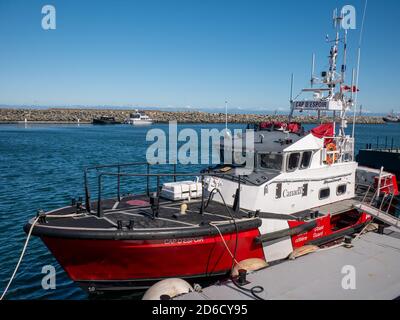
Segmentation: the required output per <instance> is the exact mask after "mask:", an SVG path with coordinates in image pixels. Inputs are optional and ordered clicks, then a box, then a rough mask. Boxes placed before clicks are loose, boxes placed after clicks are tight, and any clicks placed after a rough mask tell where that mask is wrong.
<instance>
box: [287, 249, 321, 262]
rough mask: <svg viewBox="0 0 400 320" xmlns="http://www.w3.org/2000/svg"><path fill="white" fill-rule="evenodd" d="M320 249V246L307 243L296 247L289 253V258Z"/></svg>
mask: <svg viewBox="0 0 400 320" xmlns="http://www.w3.org/2000/svg"><path fill="white" fill-rule="evenodd" d="M318 249H319V247H317V246H313V245H305V246H302V247H300V248H297V249H294V250H293V252H292V253H291V254H290V255H289V260H294V259H296V258H299V257H301V256H305V255H306V254H309V253H312V252H315V251H317V250H318Z"/></svg>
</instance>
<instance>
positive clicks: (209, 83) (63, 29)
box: [0, 0, 400, 112]
mask: <svg viewBox="0 0 400 320" xmlns="http://www.w3.org/2000/svg"><path fill="white" fill-rule="evenodd" d="M45 4H52V5H54V6H55V8H56V19H57V20H56V21H57V28H56V30H48V31H45V30H43V29H42V27H41V19H42V16H43V15H42V13H41V9H42V6H43V5H45ZM345 4H352V5H354V6H355V7H356V9H357V18H358V20H357V30H355V31H350V33H349V37H350V44H349V46H350V51H349V64H350V66H349V68H352V64H354V63H355V60H356V52H357V42H358V37H359V30H360V26H361V16H362V11H363V6H364V0H349V1H341V0H324V1H322V0H302V1H299V0H293V1H285V0H280V1H267V0H263V1H249V0H246V1H233V0H230V1H222V0H180V1H177V0H160V1H153V0H146V1H144V0H142V1H128V0H127V1H122V0H114V1H100V0H99V1H95V0H83V1H77V0H64V1H59V0H46V1H37V0H29V1H22V0H0V104H7V105H21V104H23V105H54V106H70V105H91V106H95V105H114V106H123V105H139V106H151V107H157V106H161V107H168V106H170V107H171V108H172V107H186V106H192V107H195V108H197V107H201V108H215V107H221V106H223V105H224V101H225V99H228V100H229V104H230V106H232V107H242V108H247V109H249V110H250V109H258V108H265V109H266V110H273V109H277V108H285V109H286V108H288V99H289V97H288V96H289V87H290V86H289V84H290V74H291V73H292V72H294V74H295V91H296V92H297V91H299V90H300V88H302V87H304V86H307V84H308V80H309V74H310V64H311V61H310V60H311V54H312V52H316V54H317V62H318V63H317V69H318V70H320V69H321V68H323V67H324V66H325V65H326V64H327V59H326V57H327V55H328V52H329V45H328V44H327V43H325V36H326V34H330V35H332V36H333V34H334V31H333V29H332V24H331V20H330V19H331V16H332V10H333V9H334V8H335V7H339V8H341V7H342V6H343V5H345ZM399 16H400V1H398V0H383V1H382V0H369V1H368V11H367V17H366V24H365V30H364V32H365V33H364V35H365V37H364V40H363V49H362V60H361V73H360V89H361V92H360V96H359V99H360V103H362V104H363V105H364V108H365V109H368V110H371V111H373V112H385V111H389V110H391V109H392V108H393V109H395V110H397V111H400V102H399V98H398V97H397V92H398V91H399V88H398V87H399V81H398V77H399V75H400V59H399V57H400V41H399V40H400V32H399V31H400V25H399V24H400V22H399Z"/></svg>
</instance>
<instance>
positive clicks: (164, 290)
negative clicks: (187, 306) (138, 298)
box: [142, 278, 194, 300]
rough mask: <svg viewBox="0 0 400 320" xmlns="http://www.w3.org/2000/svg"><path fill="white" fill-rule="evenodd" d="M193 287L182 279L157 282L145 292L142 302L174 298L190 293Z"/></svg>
mask: <svg viewBox="0 0 400 320" xmlns="http://www.w3.org/2000/svg"><path fill="white" fill-rule="evenodd" d="M192 291H194V290H193V287H192V286H191V285H190V284H189V283H187V282H186V281H185V280H183V279H179V278H170V279H165V280H161V281H158V282H157V283H155V284H153V285H152V286H151V287H150V288H149V289H147V291H146V292H145V294H144V296H143V298H142V300H161V297H163V299H164V300H165V298H166V296H169V297H170V298H174V297H176V296H179V295H181V294H184V293H189V292H192Z"/></svg>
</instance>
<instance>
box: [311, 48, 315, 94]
mask: <svg viewBox="0 0 400 320" xmlns="http://www.w3.org/2000/svg"><path fill="white" fill-rule="evenodd" d="M314 73H315V53H313V54H312V60H311V88H312V87H313V86H314Z"/></svg>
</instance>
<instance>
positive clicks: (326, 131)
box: [311, 123, 334, 145]
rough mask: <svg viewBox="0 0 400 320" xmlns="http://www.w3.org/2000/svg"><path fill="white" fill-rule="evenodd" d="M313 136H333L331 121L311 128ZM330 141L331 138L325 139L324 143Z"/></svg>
mask: <svg viewBox="0 0 400 320" xmlns="http://www.w3.org/2000/svg"><path fill="white" fill-rule="evenodd" d="M311 133H312V135H313V136H314V137H317V138H320V139H321V138H323V137H333V134H334V133H333V123H325V124H321V125H320V126H318V127H316V128H314V129H312V130H311ZM331 142H332V139H325V141H324V144H325V145H327V144H329V143H331Z"/></svg>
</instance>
